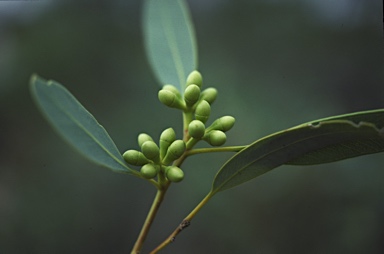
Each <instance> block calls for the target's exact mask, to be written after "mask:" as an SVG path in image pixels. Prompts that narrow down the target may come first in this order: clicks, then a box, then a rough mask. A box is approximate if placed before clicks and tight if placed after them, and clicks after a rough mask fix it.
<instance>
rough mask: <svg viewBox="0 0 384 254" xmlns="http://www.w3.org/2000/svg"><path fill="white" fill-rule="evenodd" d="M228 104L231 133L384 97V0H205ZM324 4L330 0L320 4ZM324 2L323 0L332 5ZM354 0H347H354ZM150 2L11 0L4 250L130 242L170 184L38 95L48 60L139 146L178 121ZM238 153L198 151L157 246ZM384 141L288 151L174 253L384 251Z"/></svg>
mask: <svg viewBox="0 0 384 254" xmlns="http://www.w3.org/2000/svg"><path fill="white" fill-rule="evenodd" d="M189 3H190V5H191V11H192V15H193V20H194V22H195V28H196V33H197V36H198V45H199V63H200V65H199V70H200V71H201V72H202V73H203V75H204V81H205V85H206V86H214V87H216V88H217V89H218V90H219V97H218V99H217V101H216V102H215V104H214V106H213V117H212V119H214V118H215V117H218V116H222V115H228V114H229V115H233V116H235V117H236V120H237V122H236V125H235V127H234V128H233V130H231V131H230V132H229V133H228V143H227V144H228V145H241V144H247V143H250V142H252V141H254V140H256V139H258V138H260V137H262V136H264V135H267V134H271V133H273V132H275V131H279V130H281V129H284V128H289V127H292V126H294V125H296V124H300V123H302V122H307V121H310V120H313V119H317V118H322V117H327V116H331V115H335V114H342V113H348V112H354V111H360V110H368V109H375V108H384V86H383V81H384V79H383V66H384V65H383V63H384V62H383V54H384V48H383V29H382V2H381V1H378V0H377V1H374V0H369V1H309V0H308V1H304V0H303V1H299V0H296V1H294V0H291V1H245V0H241V1H239V0H236V1H234V0H231V1H230V0H228V1H189ZM314 3H316V4H314ZM321 3H322V4H321ZM343 4H344V5H343ZM140 12H141V1H138V0H137V1H125V2H124V1H110V2H109V3H105V2H102V1H94V2H92V4H91V3H85V2H83V3H82V4H79V3H73V4H70V3H66V4H63V3H60V2H58V3H53V2H48V1H41V2H37V1H35V2H10V1H5V2H0V253H129V250H130V248H131V246H132V245H133V243H134V241H135V239H136V236H137V234H138V232H139V230H140V227H141V225H142V223H143V220H144V218H145V215H146V212H147V209H148V208H149V206H150V203H151V199H152V197H153V196H154V193H155V190H154V188H153V187H152V186H151V185H149V184H147V183H145V182H143V181H141V180H139V179H136V178H133V177H130V176H127V175H118V174H114V173H112V172H111V171H108V170H105V169H104V168H100V167H98V166H95V165H93V164H91V163H89V162H88V161H87V160H85V159H84V158H82V157H81V156H79V155H78V153H76V152H75V151H73V150H72V149H70V147H69V146H68V145H67V144H66V143H65V142H63V141H62V140H61V139H60V137H59V136H58V135H57V134H56V133H55V132H54V131H53V130H52V129H51V127H50V126H49V125H48V124H47V122H46V121H45V120H44V119H43V118H42V116H41V114H40V113H39V112H38V110H37V108H36V107H35V105H34V104H33V102H32V99H31V96H30V93H29V90H28V79H29V77H30V75H31V74H32V73H34V72H36V73H38V74H39V75H41V76H43V77H45V78H47V79H55V80H57V81H59V82H60V83H62V84H64V85H65V86H66V87H67V88H68V89H69V90H70V91H71V92H72V93H73V94H74V95H75V96H76V97H77V98H78V99H79V100H80V101H81V102H82V103H83V105H84V106H85V107H86V108H87V109H88V110H89V111H90V112H92V113H93V114H94V116H95V117H96V118H97V119H98V120H99V122H100V123H101V124H103V125H104V127H105V128H106V129H107V130H108V132H109V133H110V135H111V137H112V138H113V139H114V140H115V142H116V144H117V146H118V147H119V149H120V150H121V152H124V151H125V150H126V149H130V148H137V145H136V137H137V135H138V134H139V133H140V132H147V133H150V134H151V135H153V136H154V137H157V136H158V135H159V134H160V132H161V131H162V130H163V129H165V128H168V127H171V126H172V127H174V128H175V129H177V130H178V135H179V137H180V134H181V133H180V128H181V120H182V119H181V115H180V114H179V112H178V111H177V110H173V109H168V108H166V107H164V106H162V105H161V104H160V102H158V100H157V91H158V89H159V86H158V84H157V82H156V81H155V79H154V76H153V75H152V72H151V70H150V68H149V65H148V62H147V60H146V57H145V52H144V49H143V45H142V44H143V41H142V34H141V30H140V22H141V21H140V19H141V16H140ZM229 156H230V154H215V155H212V154H211V155H200V156H196V157H192V158H191V159H190V160H189V161H187V163H186V164H185V166H184V170H185V174H186V179H185V181H183V182H182V183H180V184H175V185H173V186H172V187H171V188H170V191H169V193H168V197H167V198H166V200H165V202H164V204H163V206H162V208H161V210H160V212H159V216H158V218H157V219H156V221H155V223H154V225H153V228H152V230H151V232H150V234H149V239H148V241H147V242H146V245H145V248H144V250H143V253H147V252H148V251H149V250H151V249H152V248H153V247H154V246H156V244H158V243H160V241H162V240H163V239H164V237H165V236H167V235H168V234H169V233H170V232H171V231H172V230H173V229H174V228H175V227H176V226H177V225H178V223H179V222H180V221H181V219H182V218H183V217H184V216H185V215H186V214H187V213H189V211H190V210H191V209H192V208H193V207H194V206H195V205H196V204H197V203H198V202H199V201H200V200H201V199H202V198H203V197H204V195H205V194H206V193H207V192H208V191H209V189H210V185H211V182H212V179H213V177H214V175H215V173H216V172H217V170H218V169H219V168H220V166H221V164H222V163H223V162H224V161H225V160H226V159H228V158H229ZM383 167H384V154H377V155H370V156H365V157H360V158H356V159H350V160H347V161H343V162H337V163H332V164H325V165H319V166H310V167H294V166H283V167H280V168H278V169H276V170H274V171H271V172H270V173H268V174H266V175H264V176H261V177H260V178H258V179H255V180H253V181H251V182H249V183H247V184H244V185H243V186H240V187H237V188H234V189H232V190H228V191H225V192H223V193H219V194H218V195H217V196H216V197H215V198H213V200H212V201H211V202H210V203H208V205H207V206H206V207H205V208H203V210H202V211H201V213H199V214H198V215H197V217H196V218H195V220H194V221H192V224H191V226H190V228H188V229H187V230H185V231H184V232H183V233H182V234H181V235H180V236H179V237H178V238H177V240H176V241H175V243H173V244H172V245H171V246H169V247H168V248H167V249H166V250H165V251H164V252H163V253H191V254H192V253H207V254H208V253H228V254H232V253H262V254H274V253H382V252H383V251H384V241H383V240H384V171H383Z"/></svg>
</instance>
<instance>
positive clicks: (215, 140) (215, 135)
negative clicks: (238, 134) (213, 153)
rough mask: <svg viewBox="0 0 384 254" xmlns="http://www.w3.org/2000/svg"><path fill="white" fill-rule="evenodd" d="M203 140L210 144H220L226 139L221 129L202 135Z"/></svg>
mask: <svg viewBox="0 0 384 254" xmlns="http://www.w3.org/2000/svg"><path fill="white" fill-rule="evenodd" d="M204 140H205V141H207V142H208V143H209V144H210V145H212V146H221V145H224V143H225V141H227V136H226V135H225V133H224V132H222V131H217V130H213V131H210V132H208V134H207V135H206V136H204Z"/></svg>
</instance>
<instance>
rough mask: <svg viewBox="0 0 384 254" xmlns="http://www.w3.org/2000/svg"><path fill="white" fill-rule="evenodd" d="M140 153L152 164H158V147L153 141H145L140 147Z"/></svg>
mask: <svg viewBox="0 0 384 254" xmlns="http://www.w3.org/2000/svg"><path fill="white" fill-rule="evenodd" d="M141 151H142V152H143V154H144V156H145V157H146V158H147V159H149V160H152V161H154V162H159V159H160V156H159V155H160V150H159V147H158V146H157V145H156V143H155V142H153V141H145V142H144V143H143V145H142V146H141Z"/></svg>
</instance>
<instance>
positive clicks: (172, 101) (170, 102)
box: [158, 89, 185, 109]
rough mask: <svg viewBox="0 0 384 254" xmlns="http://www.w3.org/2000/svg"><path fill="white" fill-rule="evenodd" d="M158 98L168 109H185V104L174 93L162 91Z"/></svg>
mask: <svg viewBox="0 0 384 254" xmlns="http://www.w3.org/2000/svg"><path fill="white" fill-rule="evenodd" d="M158 97H159V100H160V101H161V103H163V104H164V105H166V106H168V107H171V108H177V109H185V102H184V101H183V100H182V99H181V98H179V97H178V96H177V95H176V94H175V93H174V92H172V91H169V90H164V89H162V90H160V91H159V94H158Z"/></svg>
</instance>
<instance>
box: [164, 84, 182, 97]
mask: <svg viewBox="0 0 384 254" xmlns="http://www.w3.org/2000/svg"><path fill="white" fill-rule="evenodd" d="M163 90H167V91H171V92H172V93H174V94H175V95H176V96H177V97H178V98H181V94H180V91H179V89H177V88H176V87H175V86H173V85H165V86H163Z"/></svg>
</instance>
